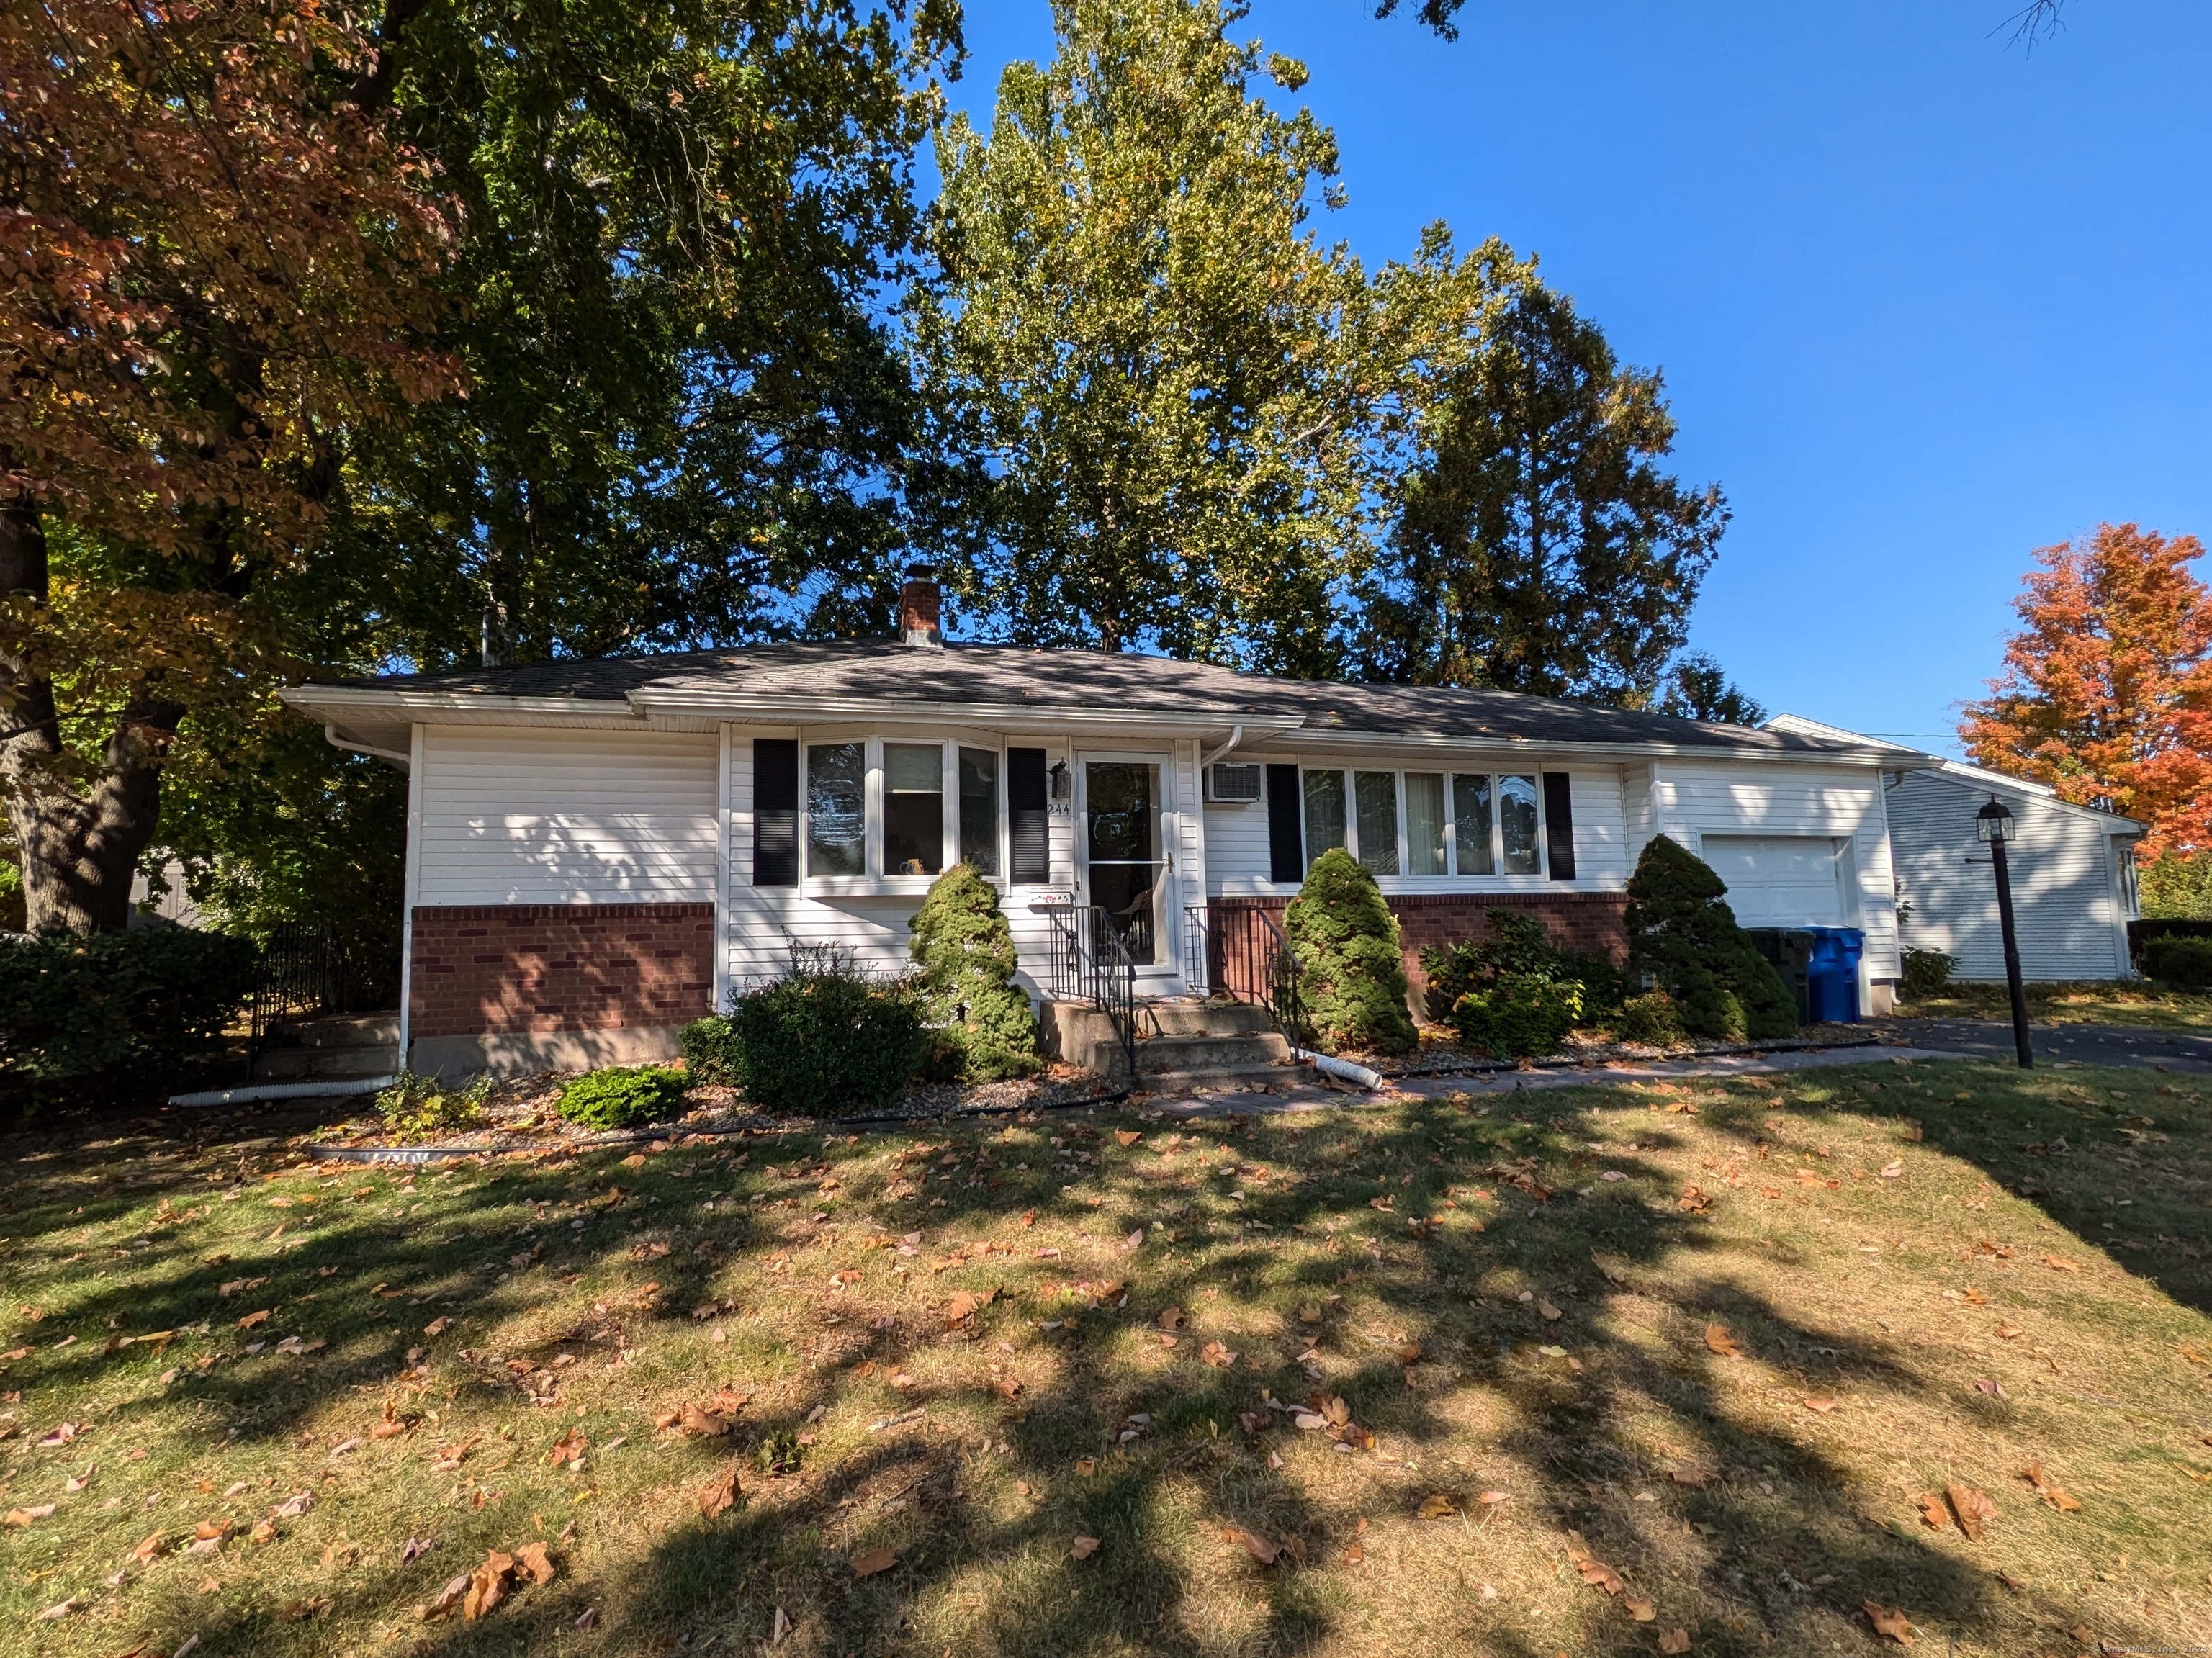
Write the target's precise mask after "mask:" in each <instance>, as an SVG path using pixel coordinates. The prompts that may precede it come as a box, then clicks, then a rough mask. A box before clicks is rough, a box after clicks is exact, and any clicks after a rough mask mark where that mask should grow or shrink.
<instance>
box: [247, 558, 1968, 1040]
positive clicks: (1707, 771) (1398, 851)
mask: <svg viewBox="0 0 2212 1658" xmlns="http://www.w3.org/2000/svg"><path fill="white" fill-rule="evenodd" d="M936 611H937V593H936V588H935V586H934V585H933V583H930V582H928V581H927V580H913V581H909V583H908V587H907V590H906V592H905V595H904V602H903V604H902V635H901V636H900V637H899V638H897V639H889V640H880V641H850V642H836V643H819V644H788V645H774V646H763V647H755V648H749V649H742V650H731V651H709V652H699V653H685V654H677V655H665V656H658V657H633V658H623V659H607V660H598V661H565V662H550V663H542V664H534V665H526V666H520V667H513V668H492V669H484V670H480V671H459V672H448V673H436V674H413V675H401V676H394V677H385V678H379V679H372V680H360V681H351V682H342V683H324V684H315V685H309V686H305V687H301V688H299V689H295V690H293V691H290V692H289V693H287V700H288V701H290V702H291V703H292V704H293V706H295V708H300V709H301V710H303V711H304V712H307V713H308V714H312V715H313V716H314V717H315V718H318V719H319V720H323V721H325V722H326V727H327V730H328V733H329V736H330V738H331V741H332V742H334V743H337V744H341V745H343V746H345V747H349V748H353V749H357V750H363V751H365V752H368V753H369V754H373V755H377V756H381V757H383V758H385V759H387V760H389V761H391V762H393V763H395V764H398V765H400V766H403V767H404V768H405V769H406V771H407V774H408V778H409V801H408V832H407V861H406V884H407V891H406V905H407V940H406V954H405V960H404V991H403V1012H402V1042H403V1048H402V1054H403V1056H404V1058H405V1059H406V1060H407V1061H408V1062H409V1063H410V1064H411V1065H413V1066H415V1067H416V1068H417V1069H420V1070H426V1071H433V1072H442V1073H448V1074H450V1073H454V1072H462V1071H473V1070H477V1069H482V1068H485V1067H489V1068H492V1069H494V1070H496V1071H512V1070H520V1069H527V1068H537V1067H542V1066H580V1065H584V1064H590V1063H605V1062H610V1061H634V1060H644V1059H647V1058H651V1057H657V1056H663V1055H666V1054H671V1053H673V1052H674V1051H675V1045H676V1036H677V1033H678V1031H679V1030H680V1029H681V1028H682V1026H683V1025H684V1023H686V1022H688V1021H689V1020H690V1019H691V1018H693V1017H697V1016H698V1015H700V1014H702V1013H705V1012H707V1011H710V1010H711V1009H714V1008H716V1007H719V1006H720V1005H724V1004H725V1003H726V1000H727V999H728V998H729V996H730V995H731V993H732V992H733V991H735V990H738V989H739V988H741V987H744V986H745V985H747V984H749V983H751V982H754V981H759V980H761V979H763V977H766V976H768V975H773V974H775V972H776V971H777V970H778V969H780V968H781V967H782V966H783V964H784V963H785V962H786V961H787V958H788V953H789V949H790V945H791V943H792V941H793V940H798V941H801V942H808V943H824V942H834V943H838V944H846V945H848V946H850V947H851V948H852V949H854V950H856V951H857V952H859V954H860V957H862V958H863V959H864V960H866V961H869V962H872V963H880V964H882V965H883V966H884V967H887V968H891V967H896V966H898V965H899V964H901V963H904V961H905V960H906V959H907V943H908V931H907V921H908V917H909V916H910V915H911V914H913V913H914V911H915V908H916V907H917V905H918V904H919V902H920V901H921V896H922V895H923V894H924V892H925V891H927V888H928V886H929V884H930V883H931V881H932V880H933V878H935V875H936V873H937V872H939V871H941V870H942V869H944V868H945V867H948V866H949V865H951V863H952V862H954V861H955V860H956V859H962V858H965V859H968V860H969V861H970V862H972V863H974V864H975V865H976V866H977V867H978V868H979V869H981V871H982V872H984V873H985V874H986V875H987V876H988V877H989V878H991V879H992V880H993V881H994V883H995V884H996V885H997V886H998V888H999V890H1000V894H1001V899H1002V902H1003V904H1004V907H1005V908H1006V914H1008V916H1009V917H1010V918H1011V920H1012V925H1013V927H1014V931H1015V935H1016V938H1017V941H1018V945H1019V948H1020V950H1021V954H1022V966H1023V975H1024V981H1025V982H1026V983H1028V985H1029V986H1030V989H1031V990H1032V993H1035V994H1037V995H1038V996H1039V997H1040V998H1041V999H1042V997H1043V995H1044V993H1045V990H1046V985H1047V977H1048V975H1047V968H1048V958H1049V956H1050V950H1051V944H1052V935H1053V928H1054V925H1055V923H1054V920H1053V916H1054V910H1053V908H1051V907H1053V906H1055V905H1057V906H1061V907H1063V908H1061V909H1060V911H1059V914H1062V915H1064V914H1067V913H1068V912H1067V910H1066V908H1064V907H1066V906H1069V905H1074V906H1079V907H1083V906H1092V905H1095V906H1097V907H1099V908H1102V909H1103V910H1104V911H1106V912H1107V913H1108V914H1109V915H1111V916H1112V917H1113V918H1114V924H1115V928H1116V930H1117V932H1118V934H1119V936H1121V938H1123V939H1124V940H1125V941H1126V942H1127V947H1128V949H1129V950H1130V953H1131V955H1132V956H1133V957H1134V958H1135V960H1136V964H1137V975H1136V976H1137V992H1138V994H1139V996H1146V997H1161V998H1166V997H1172V996H1176V995H1178V994H1182V993H1188V991H1190V990H1197V991H1201V992H1202V991H1205V990H1206V989H1208V988H1211V986H1210V985H1209V983H1208V979H1209V975H1213V976H1218V975H1220V973H1221V972H1222V971H1223V969H1222V967H1221V965H1220V963H1219V962H1218V960H1216V961H1213V962H1212V963H1209V961H1208V959H1207V957H1208V945H1207V943H1206V940H1207V938H1209V936H1210V937H1212V938H1215V939H1217V940H1218V938H1221V937H1222V936H1223V935H1224V930H1225V928H1226V927H1228V926H1230V924H1231V923H1232V922H1234V921H1235V920H1236V919H1237V914H1239V913H1240V912H1246V911H1250V910H1255V909H1258V910H1265V911H1279V909H1280V908H1281V907H1282V906H1283V905H1284V904H1285V903H1286V902H1288V900H1289V899H1290V898H1291V896H1293V895H1294V894H1295V893H1296V891H1297V886H1298V883H1299V881H1300V879H1301V878H1303V875H1304V870H1305V867H1306V865H1307V864H1308V863H1309V862H1310V859H1312V858H1313V857H1315V856H1316V855H1318V853H1319V852H1320V851H1322V849H1323V848H1325V847H1328V846H1333V845H1344V846H1346V847H1348V848H1349V849H1350V850H1351V851H1352V853H1354V855H1356V856H1358V858H1360V859H1362V860H1363V861H1364V863H1366V865H1368V866H1369V867H1370V869H1372V870H1373V871H1374V872H1376V877H1377V879H1378V880H1379V882H1380V884H1381V886H1382V889H1383V892H1384V894H1385V895H1386V896H1388V898H1389V902H1391V904H1392V906H1393V908H1394V909H1395V911H1396V912H1397V914H1399V916H1400V918H1401V921H1402V922H1403V924H1404V930H1405V933H1406V941H1407V955H1408V958H1409V964H1410V963H1411V960H1412V957H1413V955H1414V952H1416V951H1417V950H1419V947H1420V946H1421V945H1422V944H1426V943H1430V942H1438V941H1444V940H1448V939H1451V938H1469V937H1477V936H1480V935H1481V933H1482V932H1484V931H1485V926H1484V921H1483V913H1484V912H1485V911H1486V909H1488V908H1493V907H1496V906H1499V905H1510V906H1514V907H1517V908H1526V909H1529V910H1532V911H1534V912H1535V913H1538V914H1541V915H1543V916H1544V917H1545V918H1546V919H1547V922H1548V923H1549V924H1550V926H1552V928H1553V932H1554V933H1555V935H1556V936H1558V937H1559V938H1561V939H1562V940H1563V941H1566V942H1571V943H1575V944H1579V945H1582V946H1584V947H1590V946H1603V947H1608V948H1613V949H1615V950H1617V949H1619V948H1620V944H1621V943H1622V935H1621V925H1620V916H1621V908H1622V906H1623V903H1624V902H1625V899H1624V889H1625V887H1626V883H1627V880H1628V876H1629V872H1630V871H1631V870H1632V868H1633V867H1634V865H1635V863H1636V859H1637V857H1638V854H1639V853H1641V852H1642V850H1643V848H1644V845H1645V844H1646V843H1647V842H1648V841H1650V838H1651V837H1652V836H1653V835H1671V836H1673V837H1674V838H1675V839H1676V840H1678V841H1680V842H1681V843H1682V844H1683V845H1684V846H1686V847H1688V848H1690V849H1691V850H1692V851H1693V852H1695V853H1698V854H1699V856H1701V857H1703V858H1704V859H1705V860H1706V861H1707V862H1708V863H1710V864H1711V865H1713V867H1714V868H1715V869H1717V871H1719V872H1720V873H1721V874H1722V876H1723V878H1725V879H1726V880H1727V882H1728V884H1729V889H1730V901H1731V902H1733V903H1734V904H1735V908H1736V910H1737V913H1738V914H1739V915H1740V917H1741V919H1742V920H1744V921H1745V922H1746V923H1747V925H1752V926H1797V925H1821V926H1854V927H1858V928H1861V929H1863V932H1864V934H1865V950H1864V956H1863V963H1862V968H1861V985H1860V999H1861V1005H1862V1007H1863V1010H1865V1011H1870V1012H1871V1011H1886V1010H1887V1005H1888V1003H1889V999H1890V997H1891V993H1892V989H1893V985H1894V983H1895V981H1896V979H1897V976H1898V971H1899V938H1898V924H1897V908H1896V902H1895V895H1896V892H1897V879H1898V875H1897V869H1896V858H1895V853H1894V851H1893V824H1892V819H1891V812H1892V810H1893V807H1892V802H1893V799H1895V794H1896V790H1897V788H1898V786H1899V784H1900V782H1901V781H1902V780H1904V779H1905V778H1906V777H1908V776H1910V775H1911V774H1912V773H1913V772H1914V771H1916V770H1917V769H1919V768H1927V767H1930V766H1935V765H1938V764H1940V762H1936V761H1934V760H1932V759H1931V758H1930V757H1929V756H1920V755H1909V754H1906V753H1905V752H1904V751H1902V750H1898V749H1896V748H1894V747H1893V746H1890V745H1887V744H1880V743H1875V742H1870V741H1869V740H1868V739H1866V738H1859V737H1855V736H1852V735H1850V734H1849V733H1840V734H1829V733H1826V732H1799V731H1790V730H1780V729H1768V730H1753V729H1748V728H1745V727H1741V726H1721V725H1703V724H1697V723H1693V722H1691V721H1688V720H1673V719H1668V718H1665V717H1662V716H1659V715H1655V714H1630V713H1623V712H1620V711H1617V710H1611V709H1605V708H1589V707H1585V706H1583V705H1580V704H1577V703H1571V702H1564V701H1550V700H1547V699H1543V698H1538V697H1529V696H1522V695H1512V694H1509V693H1504V692H1494V691H1472V690H1455V689H1434V688H1425V687H1400V686H1377V685H1346V684H1334V683H1313V682H1308V681H1300V680H1289V679H1278V678H1268V677H1259V676H1254V675H1246V674H1239V673H1236V672H1232V671H1229V670H1226V669H1223V668H1217V667H1208V666H1204V665H1192V664H1188V663H1180V662H1170V661H1166V660H1163V659H1157V658H1150V657H1143V656H1134V655H1103V654H1098V653H1086V652H1074V651H1036V650H1027V649H1020V648H1014V647H996V646H986V645H945V644H943V643H941V642H940V641H939V635H938V629H937V625H936ZM1218 949H1219V946H1218V944H1216V945H1214V946H1213V950H1214V953H1215V954H1217V955H1218ZM1417 986H1418V977H1417Z"/></svg>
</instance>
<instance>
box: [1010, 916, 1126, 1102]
mask: <svg viewBox="0 0 2212 1658" xmlns="http://www.w3.org/2000/svg"><path fill="white" fill-rule="evenodd" d="M1030 908H1031V910H1032V911H1033V912H1034V913H1035V914H1038V915H1042V917H1044V920H1045V925H1046V929H1047V932H1048V936H1049V938H1051V940H1052V949H1051V952H1050V954H1049V956H1048V958H1047V961H1046V964H1045V980H1046V986H1047V987H1048V989H1049V990H1050V991H1051V992H1052V994H1053V997H1054V999H1055V1000H1058V1001H1066V1002H1088V1003H1090V1004H1091V1006H1093V1007H1095V1008H1097V1010H1098V1011H1100V1012H1102V1013H1103V1014H1104V1015H1105V1016H1106V1022H1107V1023H1108V1024H1109V1025H1110V1026H1111V1027H1112V1028H1113V1031H1114V1040H1115V1042H1116V1043H1117V1044H1118V1045H1119V1046H1120V1048H1121V1058H1122V1061H1123V1064H1124V1066H1126V1068H1127V1074H1128V1075H1129V1076H1131V1077H1134V1076H1135V1075H1136V1074H1137V964H1136V962H1135V960H1134V959H1133V957H1131V956H1130V954H1129V947H1128V944H1127V942H1126V941H1125V940H1124V939H1123V938H1122V936H1121V930H1120V929H1119V928H1118V927H1116V926H1115V925H1114V920H1113V918H1112V917H1111V916H1109V914H1107V913H1106V912H1105V911H1104V910H1103V909H1102V908H1099V907H1098V906H1097V905H1096V904H1073V903H1068V904H1033V905H1031V906H1030Z"/></svg>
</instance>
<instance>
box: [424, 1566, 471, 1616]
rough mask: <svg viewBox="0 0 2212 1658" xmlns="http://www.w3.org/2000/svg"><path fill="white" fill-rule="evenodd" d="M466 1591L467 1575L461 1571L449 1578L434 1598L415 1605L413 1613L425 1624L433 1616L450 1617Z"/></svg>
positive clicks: (467, 1590)
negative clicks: (458, 1574) (456, 1575)
mask: <svg viewBox="0 0 2212 1658" xmlns="http://www.w3.org/2000/svg"><path fill="white" fill-rule="evenodd" d="M468 1592H469V1575H468V1574H467V1573H466V1572H463V1573H462V1574H461V1575H460V1576H459V1577H455V1578H452V1579H449V1580H448V1581H447V1584H446V1587H445V1588H441V1589H440V1590H439V1591H438V1593H437V1594H436V1595H435V1597H434V1598H432V1599H430V1600H425V1601H423V1602H422V1604H421V1605H420V1606H416V1608H415V1615H416V1617H417V1618H420V1619H422V1621H423V1622H424V1623H426V1624H427V1623H428V1622H429V1621H430V1619H433V1618H450V1617H451V1616H453V1613H454V1612H456V1611H458V1610H459V1607H460V1604H461V1600H462V1597H464V1596H465V1595H466V1594H468Z"/></svg>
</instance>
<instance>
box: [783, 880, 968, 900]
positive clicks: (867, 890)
mask: <svg viewBox="0 0 2212 1658" xmlns="http://www.w3.org/2000/svg"><path fill="white" fill-rule="evenodd" d="M984 879H985V880H987V881H988V882H989V883H990V884H991V885H993V886H994V887H996V888H998V889H999V890H1000V892H1001V893H1003V892H1005V890H1006V882H1005V881H1003V880H1001V879H1000V878H998V877H996V876H985V877H984ZM938 880H939V877H938V876H935V875H810V876H808V877H807V878H806V884H805V887H804V888H802V889H801V890H802V891H803V892H804V894H805V896H807V897H809V898H921V897H924V896H927V894H928V892H929V890H930V888H931V887H933V886H934V885H935V884H937V882H938Z"/></svg>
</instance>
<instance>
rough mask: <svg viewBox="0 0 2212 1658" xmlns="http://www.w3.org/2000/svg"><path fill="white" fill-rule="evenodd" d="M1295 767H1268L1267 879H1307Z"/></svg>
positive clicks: (1295, 880)
mask: <svg viewBox="0 0 2212 1658" xmlns="http://www.w3.org/2000/svg"><path fill="white" fill-rule="evenodd" d="M1300 811H1301V807H1300V805H1299V797H1298V768H1297V767H1296V766H1270V767H1268V768H1267V878H1268V879H1269V880H1271V881H1289V882H1292V883H1297V882H1299V881H1303V880H1304V879H1305V878H1306V842H1305V830H1304V829H1303V828H1302V827H1301V826H1300Z"/></svg>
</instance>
